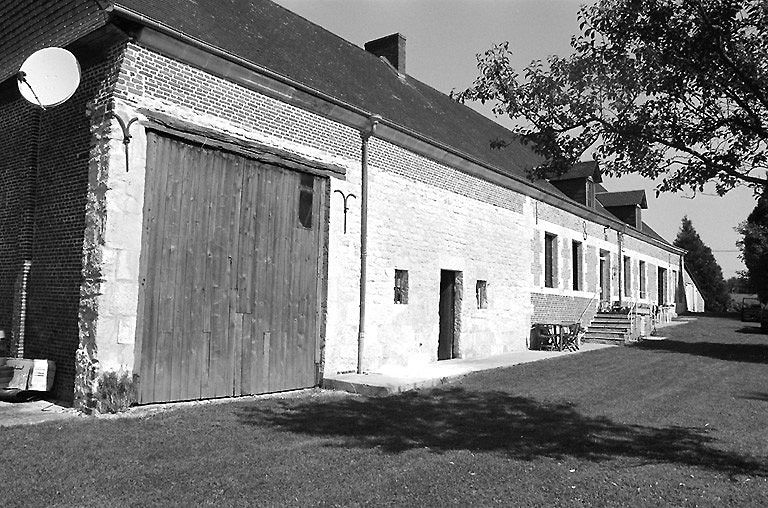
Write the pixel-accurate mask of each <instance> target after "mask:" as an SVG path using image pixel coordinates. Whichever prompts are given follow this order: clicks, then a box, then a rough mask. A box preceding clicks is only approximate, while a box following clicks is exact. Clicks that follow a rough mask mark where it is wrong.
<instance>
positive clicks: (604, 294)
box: [600, 250, 611, 302]
mask: <svg viewBox="0 0 768 508" xmlns="http://www.w3.org/2000/svg"><path fill="white" fill-rule="evenodd" d="M610 256H611V254H610V253H609V252H608V251H605V250H601V251H600V301H601V302H610V301H611V257H610Z"/></svg>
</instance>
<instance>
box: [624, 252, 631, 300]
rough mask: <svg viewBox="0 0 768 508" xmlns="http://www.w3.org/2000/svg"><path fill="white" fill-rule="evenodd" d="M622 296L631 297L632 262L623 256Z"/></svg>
mask: <svg viewBox="0 0 768 508" xmlns="http://www.w3.org/2000/svg"><path fill="white" fill-rule="evenodd" d="M624 296H626V297H627V298H631V297H632V262H631V261H630V259H629V256H624Z"/></svg>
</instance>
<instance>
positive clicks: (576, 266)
mask: <svg viewBox="0 0 768 508" xmlns="http://www.w3.org/2000/svg"><path fill="white" fill-rule="evenodd" d="M571 257H572V258H573V259H572V267H573V270H572V271H573V289H574V290H576V291H579V290H581V242H577V241H575V240H574V242H573V244H572V245H571Z"/></svg>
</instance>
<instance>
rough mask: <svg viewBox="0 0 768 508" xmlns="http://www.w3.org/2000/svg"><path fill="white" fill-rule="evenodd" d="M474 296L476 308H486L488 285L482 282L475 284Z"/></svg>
mask: <svg viewBox="0 0 768 508" xmlns="http://www.w3.org/2000/svg"><path fill="white" fill-rule="evenodd" d="M475 296H477V308H478V309H487V308H488V283H487V282H486V281H484V280H478V281H477V284H475Z"/></svg>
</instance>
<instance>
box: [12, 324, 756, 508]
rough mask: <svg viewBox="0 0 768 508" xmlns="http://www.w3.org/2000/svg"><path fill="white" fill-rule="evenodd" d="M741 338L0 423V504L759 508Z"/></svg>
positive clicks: (695, 329)
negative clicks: (443, 377)
mask: <svg viewBox="0 0 768 508" xmlns="http://www.w3.org/2000/svg"><path fill="white" fill-rule="evenodd" d="M753 331H754V330H753V329H752V328H749V327H743V325H742V324H741V323H739V322H736V321H733V320H727V319H714V318H701V319H699V320H697V321H695V322H693V323H691V324H687V325H681V326H677V327H672V328H667V329H664V330H662V332H663V333H664V334H665V335H668V340H664V341H648V342H646V343H643V344H642V345H639V346H635V347H629V348H611V349H605V350H600V351H596V352H592V353H588V354H583V355H573V356H568V357H563V358H559V359H555V360H549V361H542V362H537V363H533V364H524V365H519V366H516V367H512V368H508V369H499V370H495V371H490V372H484V373H478V374H474V375H472V376H469V377H466V378H464V379H462V380H461V381H460V382H456V383H453V384H451V385H447V386H446V387H444V388H441V389H436V390H424V391H415V392H409V393H406V394H402V395H398V396H391V397H385V398H370V399H369V398H363V397H355V396H347V395H342V394H335V393H329V392H320V391H315V392H305V393H303V394H300V395H293V396H287V397H284V398H272V399H259V400H249V401H235V402H231V403H226V404H203V405H199V406H194V407H185V408H181V409H176V410H173V411H165V412H157V413H149V414H147V415H145V416H143V417H139V418H120V419H83V420H73V421H67V422H64V423H51V424H45V425H38V426H29V427H12V428H5V429H0V464H3V487H2V488H0V505H56V504H59V505H99V506H104V505H169V504H170V505H200V504H217V505H271V506H285V505H296V506H298V505H302V506H305V505H318V504H320V505H324V504H327V505H362V504H370V505H423V506H435V505H446V504H447V505H493V504H501V505H516V506H530V505H542V506H558V505H562V506H581V505H607V506H618V505H625V506H649V505H650V506H653V505H658V506H667V505H678V506H686V505H690V506H694V505H700V506H701V505H704V506H706V505H722V504H731V505H734V504H735V505H754V506H760V505H762V506H766V505H768V481H767V479H768V439H767V437H768V336H766V335H761V334H757V333H751V332H753ZM745 332H750V333H745Z"/></svg>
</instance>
